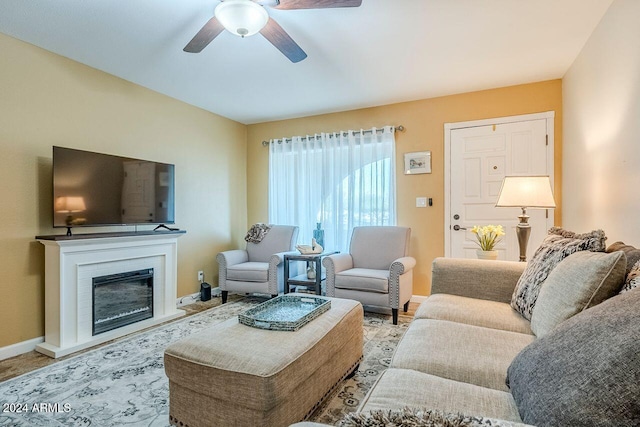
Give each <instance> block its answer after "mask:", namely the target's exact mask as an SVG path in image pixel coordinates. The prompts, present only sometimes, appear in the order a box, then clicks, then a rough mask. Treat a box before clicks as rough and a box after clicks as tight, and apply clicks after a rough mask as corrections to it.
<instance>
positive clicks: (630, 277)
mask: <svg viewBox="0 0 640 427" xmlns="http://www.w3.org/2000/svg"><path fill="white" fill-rule="evenodd" d="M634 288H640V260H638V262H636V263H635V264H633V267H631V271H630V272H629V274H627V280H626V281H625V282H624V286H623V287H622V290H621V291H620V293H621V294H622V293H625V292H627V291H630V290H631V289H634Z"/></svg>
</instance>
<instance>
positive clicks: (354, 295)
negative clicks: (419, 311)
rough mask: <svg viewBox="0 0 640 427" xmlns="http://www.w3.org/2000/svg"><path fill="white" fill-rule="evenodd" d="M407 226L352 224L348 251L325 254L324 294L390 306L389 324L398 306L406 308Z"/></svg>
mask: <svg viewBox="0 0 640 427" xmlns="http://www.w3.org/2000/svg"><path fill="white" fill-rule="evenodd" d="M410 237H411V229H410V228H406V227H355V228H354V229H353V234H352V235H351V244H350V247H349V253H348V254H337V255H331V256H328V257H326V258H325V259H324V260H323V261H322V264H323V265H324V267H325V268H326V269H327V283H326V285H327V296H329V297H338V298H349V299H354V300H357V301H360V302H361V303H362V304H363V305H373V306H381V307H390V308H391V312H392V314H393V324H394V325H397V324H398V308H400V306H402V307H403V310H404V311H405V312H406V311H407V309H408V308H409V300H410V299H411V294H412V293H413V267H414V266H415V265H416V260H415V259H414V258H412V257H410V256H407V253H408V252H409V238H410Z"/></svg>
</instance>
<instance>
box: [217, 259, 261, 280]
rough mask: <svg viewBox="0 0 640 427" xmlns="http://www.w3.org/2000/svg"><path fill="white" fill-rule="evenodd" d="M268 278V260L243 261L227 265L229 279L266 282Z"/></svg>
mask: <svg viewBox="0 0 640 427" xmlns="http://www.w3.org/2000/svg"><path fill="white" fill-rule="evenodd" d="M268 279H269V263H268V262H243V263H242V264H235V265H231V266H229V267H227V280H238V281H242V282H266V281H267V280H268Z"/></svg>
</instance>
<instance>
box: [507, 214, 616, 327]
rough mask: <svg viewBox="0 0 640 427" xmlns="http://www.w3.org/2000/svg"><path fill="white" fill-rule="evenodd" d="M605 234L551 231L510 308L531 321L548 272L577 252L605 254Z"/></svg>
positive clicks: (524, 273) (526, 270) (519, 284)
mask: <svg viewBox="0 0 640 427" xmlns="http://www.w3.org/2000/svg"><path fill="white" fill-rule="evenodd" d="M605 239H606V237H605V235H604V231H602V230H595V231H592V232H590V233H586V234H575V233H573V232H571V231H566V230H563V229H562V228H558V227H553V228H551V229H550V230H549V235H548V236H547V237H546V238H545V239H544V240H543V241H542V244H541V245H540V247H539V248H538V249H537V250H536V252H535V253H534V254H533V257H532V258H531V260H530V261H529V262H528V263H527V267H526V268H525V270H524V272H523V273H522V276H520V279H519V280H518V283H517V284H516V288H515V290H514V292H513V296H512V297H511V306H512V307H513V308H514V309H515V310H516V311H517V312H519V313H520V314H522V315H523V316H524V317H525V319H527V320H531V315H532V314H533V307H534V306H535V304H536V299H537V298H538V293H539V292H540V287H541V286H542V282H544V281H545V279H546V278H547V276H548V275H549V273H550V272H551V270H553V269H554V268H555V266H556V265H558V263H559V262H560V261H562V260H563V259H565V258H566V257H568V256H569V255H571V254H573V253H575V252H578V251H594V252H602V251H604V250H605V243H604V241H605Z"/></svg>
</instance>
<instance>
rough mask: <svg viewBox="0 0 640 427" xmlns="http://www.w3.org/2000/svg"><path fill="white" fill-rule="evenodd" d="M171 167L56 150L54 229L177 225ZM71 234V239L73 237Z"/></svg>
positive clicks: (56, 148)
mask: <svg viewBox="0 0 640 427" xmlns="http://www.w3.org/2000/svg"><path fill="white" fill-rule="evenodd" d="M174 170H175V167H174V165H172V164H166V163H158V162H152V161H148V160H141V159H133V158H129V157H120V156H112V155H109V154H100V153H94V152H90V151H83V150H75V149H71V148H64V147H53V226H54V227H67V229H68V230H69V233H70V228H69V227H83V226H94V227H95V226H106V225H135V224H174V223H175V179H174ZM69 233H68V234H69Z"/></svg>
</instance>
